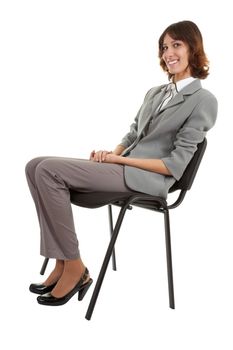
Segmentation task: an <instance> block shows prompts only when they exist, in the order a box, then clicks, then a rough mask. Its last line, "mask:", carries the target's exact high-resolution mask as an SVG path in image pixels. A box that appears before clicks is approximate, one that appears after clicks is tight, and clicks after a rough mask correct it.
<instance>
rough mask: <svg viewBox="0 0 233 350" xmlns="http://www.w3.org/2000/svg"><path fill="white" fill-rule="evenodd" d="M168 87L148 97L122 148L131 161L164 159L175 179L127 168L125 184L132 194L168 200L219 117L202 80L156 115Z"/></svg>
mask: <svg viewBox="0 0 233 350" xmlns="http://www.w3.org/2000/svg"><path fill="white" fill-rule="evenodd" d="M164 94H165V86H164V85H163V86H159V87H155V88H152V89H151V90H149V92H148V93H147V94H146V97H145V100H144V103H143V104H142V106H141V108H140V110H139V112H138V114H137V116H136V118H135V121H134V123H133V124H132V125H131V128H130V132H129V133H128V134H127V135H126V136H125V137H124V138H123V140H122V142H121V144H122V145H124V146H125V147H127V149H126V150H125V152H124V154H125V156H127V157H132V158H149V159H150V158H154V159H156V158H158V159H162V160H163V162H164V163H165V165H166V167H167V168H168V169H169V170H170V172H171V174H172V176H164V175H160V174H157V173H154V172H149V171H145V170H141V169H138V168H135V167H129V166H125V169H124V174H125V180H126V184H127V185H128V186H129V187H130V188H131V189H133V190H136V191H140V192H145V193H148V194H152V195H157V196H162V197H166V196H167V192H168V189H169V188H170V187H171V186H172V184H173V183H174V182H175V180H179V179H180V177H181V176H182V174H183V172H184V170H185V168H186V166H187V165H188V163H189V161H190V159H191V158H192V156H193V154H194V152H195V151H196V148H197V144H198V143H199V142H201V141H202V140H203V139H204V137H205V134H206V132H207V131H208V130H209V129H210V128H211V127H212V126H213V125H214V123H215V121H216V117H217V100H216V98H215V97H214V96H213V95H212V94H211V93H210V92H209V91H207V90H205V89H203V88H202V86H201V82H200V80H199V79H196V80H194V81H193V82H192V83H190V84H189V85H187V86H186V87H185V88H183V89H182V90H181V91H180V92H179V93H178V94H177V95H176V96H175V97H174V98H173V99H172V100H171V101H169V102H168V104H167V105H166V106H165V107H164V108H162V110H161V111H160V112H157V111H156V110H157V107H158V106H159V104H160V102H161V99H162V97H163V95H164Z"/></svg>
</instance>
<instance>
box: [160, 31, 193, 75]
mask: <svg viewBox="0 0 233 350" xmlns="http://www.w3.org/2000/svg"><path fill="white" fill-rule="evenodd" d="M162 59H163V60H164V62H165V64H166V66H167V68H168V71H169V73H170V74H172V75H173V76H174V82H176V81H179V80H181V79H185V78H188V77H190V76H191V72H190V68H189V48H188V45H187V44H186V43H184V42H183V41H181V40H174V39H173V38H172V37H170V35H168V34H166V35H165V37H164V41H163V55H162Z"/></svg>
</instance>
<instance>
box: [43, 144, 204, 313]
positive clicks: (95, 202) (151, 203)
mask: <svg viewBox="0 0 233 350" xmlns="http://www.w3.org/2000/svg"><path fill="white" fill-rule="evenodd" d="M206 146H207V140H206V138H205V139H204V140H203V141H202V142H201V143H199V144H198V145H197V150H196V152H195V153H194V156H193V157H192V159H191V161H190V162H189V164H188V166H187V167H186V169H185V171H184V173H183V175H182V177H181V179H180V180H179V181H176V182H175V184H174V185H173V186H172V187H171V188H170V190H169V193H171V192H174V191H177V190H180V193H179V195H178V197H177V199H176V200H175V202H174V203H172V204H170V205H169V204H168V203H167V201H166V200H165V199H164V198H161V197H156V196H151V195H148V194H143V193H140V192H132V193H129V194H125V193H108V192H95V193H78V192H75V191H71V192H70V193H71V203H72V204H75V205H78V206H82V207H87V208H98V207H100V206H104V205H108V216H109V227H110V234H111V239H110V242H109V245H108V248H107V251H106V254H105V257H104V260H103V263H102V267H101V269H100V272H99V275H98V278H97V281H96V284H95V288H94V291H93V294H92V297H91V300H90V303H89V306H88V309H87V312H86V316H85V317H86V319H87V320H90V319H91V317H92V313H93V311H94V307H95V304H96V301H97V298H98V295H99V292H100V289H101V286H102V283H103V279H104V276H105V273H106V271H107V267H108V264H109V261H110V258H111V256H112V267H113V270H116V257H115V249H114V247H115V243H116V240H117V237H118V234H119V231H120V228H121V225H122V222H123V219H124V216H125V213H126V211H127V210H128V209H132V208H133V206H137V207H141V208H144V209H149V210H152V211H156V212H160V213H162V214H164V228H165V244H166V260H167V277H168V294H169V306H170V308H171V309H175V298H174V284H173V268H172V250H171V232H170V219H169V210H170V209H174V208H176V207H178V206H179V205H180V204H181V203H182V202H183V200H184V197H185V195H186V193H187V191H188V190H190V188H191V186H192V184H193V181H194V178H195V176H196V173H197V170H198V168H199V165H200V162H201V160H202V157H203V155H204V152H205V150H206ZM112 205H116V206H118V207H120V208H121V209H120V212H119V214H118V218H117V220H116V224H115V226H114V227H113V218H112ZM48 260H49V258H45V259H44V263H43V265H42V268H41V271H40V273H41V274H44V272H45V269H46V266H47V263H48Z"/></svg>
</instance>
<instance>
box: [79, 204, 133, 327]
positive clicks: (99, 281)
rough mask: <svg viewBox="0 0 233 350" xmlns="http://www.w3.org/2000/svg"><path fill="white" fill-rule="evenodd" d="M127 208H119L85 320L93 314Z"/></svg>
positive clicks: (126, 206)
mask: <svg viewBox="0 0 233 350" xmlns="http://www.w3.org/2000/svg"><path fill="white" fill-rule="evenodd" d="M127 208H128V204H126V205H124V206H123V207H122V208H121V210H120V213H119V215H118V218H117V222H116V225H115V228H114V230H113V234H112V238H111V240H110V242H109V245H108V249H107V252H106V255H105V258H104V261H103V264H102V267H101V270H100V273H99V276H98V279H97V282H96V285H95V288H94V291H93V293H92V297H91V300H90V303H89V306H88V309H87V313H86V316H85V317H86V319H87V320H90V319H91V316H92V313H93V310H94V307H95V304H96V301H97V298H98V295H99V292H100V288H101V285H102V283H103V279H104V276H105V273H106V270H107V267H108V264H109V260H110V258H111V255H112V252H113V249H114V245H115V243H116V239H117V236H118V233H119V231H120V228H121V224H122V221H123V218H124V216H125V212H126V210H127Z"/></svg>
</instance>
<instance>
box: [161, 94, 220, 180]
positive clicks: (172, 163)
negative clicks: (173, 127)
mask: <svg viewBox="0 0 233 350" xmlns="http://www.w3.org/2000/svg"><path fill="white" fill-rule="evenodd" d="M216 117H217V100H216V98H215V97H214V96H213V95H212V94H210V93H209V94H208V95H207V96H205V97H204V98H203V99H202V100H201V101H200V103H199V104H198V105H196V106H195V108H194V110H193V112H192V114H191V115H190V117H189V118H188V119H187V120H186V121H185V123H184V124H183V126H182V127H181V128H180V129H179V131H178V133H177V134H176V138H175V142H174V148H173V150H172V151H171V153H170V154H169V155H168V156H166V157H164V158H162V161H163V162H164V164H165V166H166V167H167V168H168V170H169V171H170V172H171V174H172V176H173V177H174V178H175V179H176V180H179V179H180V178H181V176H182V174H183V172H184V170H185V168H186V167H187V165H188V163H189V162H190V160H191V158H192V157H193V155H194V153H195V151H196V150H197V144H198V143H200V142H202V141H203V139H204V137H205V135H206V132H207V131H208V130H209V129H211V128H212V127H213V125H214V124H215V121H216Z"/></svg>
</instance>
